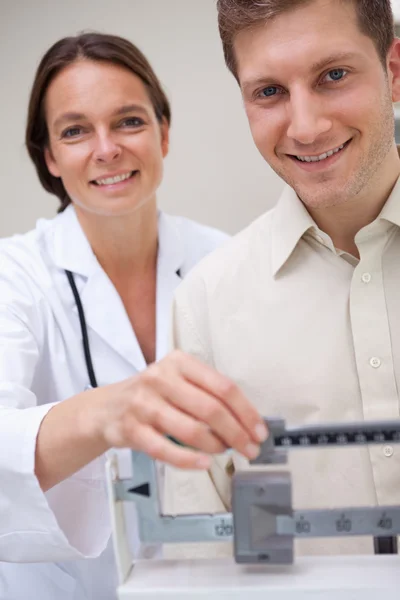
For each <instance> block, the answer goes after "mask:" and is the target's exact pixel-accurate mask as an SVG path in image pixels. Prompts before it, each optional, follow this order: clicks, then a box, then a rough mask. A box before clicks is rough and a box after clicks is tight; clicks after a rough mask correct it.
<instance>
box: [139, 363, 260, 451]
mask: <svg viewBox="0 0 400 600" xmlns="http://www.w3.org/2000/svg"><path fill="white" fill-rule="evenodd" d="M143 378H144V381H145V382H146V383H147V385H148V386H149V388H150V389H152V390H154V391H157V392H158V394H159V395H160V396H161V397H162V398H163V399H164V400H167V401H168V402H169V403H170V404H172V405H174V406H175V407H176V408H177V409H178V410H179V411H181V412H183V413H186V414H188V415H190V416H192V417H193V418H195V419H196V420H197V421H200V422H202V423H204V424H206V425H207V426H208V427H209V428H210V429H211V430H212V433H213V434H215V435H216V437H218V438H219V439H220V440H221V442H223V443H224V444H225V445H226V446H227V447H231V448H234V449H235V450H237V451H238V452H240V453H242V454H244V455H245V456H247V457H249V458H255V457H256V456H257V454H258V452H259V444H260V442H262V441H264V440H265V439H266V437H267V429H266V427H265V424H264V422H263V419H262V418H261V416H260V415H259V414H258V412H257V410H256V409H255V408H254V407H253V406H252V405H251V403H250V402H249V400H247V398H246V397H245V396H244V394H243V393H242V392H241V391H240V390H239V388H238V386H236V385H235V384H234V383H232V382H231V381H230V380H229V379H227V378H226V377H224V376H223V375H221V374H220V373H218V372H217V371H215V370H214V369H212V368H211V367H209V366H207V365H204V364H203V363H201V362H200V361H198V360H196V359H195V358H193V357H191V356H189V355H185V354H183V353H180V352H174V353H172V354H171V355H169V356H168V357H167V358H166V359H164V360H163V361H160V363H157V364H156V365H153V366H152V367H150V368H149V369H148V370H147V371H146V372H145V373H143ZM196 447H197V446H196Z"/></svg>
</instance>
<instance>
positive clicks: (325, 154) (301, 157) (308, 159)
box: [287, 138, 351, 164]
mask: <svg viewBox="0 0 400 600" xmlns="http://www.w3.org/2000/svg"><path fill="white" fill-rule="evenodd" d="M350 142H351V138H350V139H349V140H347V141H346V142H342V144H339V145H338V146H335V147H333V148H332V149H330V150H323V151H322V152H320V153H316V152H313V153H309V154H305V153H301V154H300V153H299V154H287V156H288V157H289V158H291V159H293V160H296V161H297V162H301V163H306V164H310V163H311V164H312V163H314V164H315V163H323V162H324V161H326V160H328V159H330V158H331V157H332V156H335V154H340V153H341V152H342V151H343V150H345V149H346V147H347V146H348V145H349V144H350Z"/></svg>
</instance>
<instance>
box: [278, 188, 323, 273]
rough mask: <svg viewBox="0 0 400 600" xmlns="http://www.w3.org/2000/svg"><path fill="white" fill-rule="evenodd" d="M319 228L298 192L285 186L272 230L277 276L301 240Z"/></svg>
mask: <svg viewBox="0 0 400 600" xmlns="http://www.w3.org/2000/svg"><path fill="white" fill-rule="evenodd" d="M312 228H315V229H317V226H316V224H315V222H314V220H313V219H312V217H311V215H310V214H309V213H308V211H307V210H306V208H305V207H304V205H303V203H302V202H301V201H300V200H299V198H298V196H297V194H296V192H295V191H294V190H293V189H292V188H291V187H290V186H288V185H287V186H285V188H284V190H283V193H282V195H281V197H280V198H279V201H278V204H277V206H276V207H275V208H274V210H273V218H272V230H271V260H272V273H273V275H274V276H275V275H276V274H277V273H278V271H279V270H280V269H281V268H282V267H283V265H284V264H285V263H286V261H287V260H288V258H289V257H290V255H291V254H292V252H293V250H294V249H295V247H296V246H297V244H298V242H299V240H300V238H301V237H302V236H303V235H304V234H305V233H306V232H307V231H308V230H309V229H312Z"/></svg>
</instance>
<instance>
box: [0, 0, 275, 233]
mask: <svg viewBox="0 0 400 600" xmlns="http://www.w3.org/2000/svg"><path fill="white" fill-rule="evenodd" d="M84 29H92V30H93V29H95V30H99V31H103V32H108V33H115V34H118V35H122V36H124V37H127V38H129V39H130V40H131V41H133V42H134V43H135V44H137V45H138V46H139V47H140V48H141V50H143V52H144V53H145V54H146V55H147V57H148V58H149V60H150V62H151V63H152V65H153V67H154V69H155V71H156V73H157V74H158V76H159V77H160V79H161V81H162V82H163V84H164V87H165V88H166V91H167V93H168V96H169V98H170V100H171V103H172V110H173V127H172V139H171V141H172V144H171V152H170V155H169V157H168V158H167V161H166V174H165V179H164V182H163V184H162V187H161V189H160V193H159V204H160V206H161V207H162V208H163V209H165V210H167V211H169V212H171V213H175V214H183V215H186V216H189V217H191V218H194V219H198V220H199V221H202V222H204V223H209V224H212V225H215V226H217V227H220V228H222V229H225V230H226V231H229V232H236V231H237V230H239V229H240V228H242V227H243V226H245V225H246V224H247V223H249V222H250V221H251V220H252V219H253V218H255V217H256V216H257V215H259V214H261V213H262V212H263V211H264V210H265V209H266V208H268V207H270V206H272V204H273V203H274V201H275V200H276V196H277V194H278V193H279V191H280V189H281V188H282V182H281V181H280V180H279V179H278V178H277V177H276V176H275V175H274V174H273V173H272V171H271V170H270V168H269V167H268V166H267V165H266V164H265V163H264V161H263V160H262V158H261V157H260V156H259V154H258V152H257V150H256V148H255V147H254V144H253V142H252V140H251V136H250V132H249V130H248V125H247V121H246V117H245V114H244V111H243V109H242V106H241V98H240V94H239V89H238V87H237V84H236V82H235V81H234V79H233V77H232V76H231V75H230V73H229V72H228V71H227V69H226V68H225V65H224V62H223V55H222V49H221V45H220V40H219V37H218V31H217V18H216V9H215V0H112V1H111V2H110V1H109V0H66V1H64V0H14V1H11V0H0V57H1V58H0V90H1V96H0V98H1V101H0V102H1V104H0V106H1V110H0V131H1V144H0V190H1V198H0V236H4V235H9V234H11V233H14V232H21V231H26V230H27V229H29V228H31V227H32V226H33V225H34V223H35V221H36V219H37V218H38V217H40V216H47V217H50V216H52V215H54V214H55V211H56V208H57V206H58V201H57V199H56V198H55V197H52V196H50V195H48V194H46V193H45V192H44V191H43V190H42V189H41V187H40V185H39V183H38V181H37V179H36V174H35V172H34V169H33V167H32V166H31V164H30V162H29V159H28V157H27V153H26V151H25V148H24V126H25V119H26V107H27V102H28V95H29V89H30V85H31V83H32V79H33V75H34V71H35V68H36V66H37V64H38V62H39V59H40V58H41V56H42V54H43V53H44V52H45V51H46V50H47V48H48V47H49V46H50V45H51V44H52V43H53V42H55V41H56V40H57V39H59V38H60V37H63V36H66V35H71V34H75V33H77V32H79V31H81V30H84Z"/></svg>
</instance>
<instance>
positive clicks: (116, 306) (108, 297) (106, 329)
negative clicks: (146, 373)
mask: <svg viewBox="0 0 400 600" xmlns="http://www.w3.org/2000/svg"><path fill="white" fill-rule="evenodd" d="M81 299H82V305H83V309H84V311H85V316H86V322H87V326H88V331H89V338H90V330H92V331H93V332H95V333H96V334H97V335H99V336H100V337H101V338H103V340H104V341H106V342H107V343H108V344H109V345H110V346H111V347H112V348H113V349H114V350H115V351H116V352H118V354H120V355H121V356H122V357H123V358H124V359H125V360H127V361H128V362H129V363H131V364H132V366H134V367H135V369H136V370H137V371H142V370H143V369H144V368H145V367H146V361H145V359H144V356H143V353H142V351H141V348H140V346H139V343H138V341H137V339H136V336H135V333H134V331H133V329H132V325H131V323H130V321H129V318H128V315H127V313H126V310H125V307H124V305H123V303H122V300H121V298H120V296H119V295H118V293H117V291H116V289H115V287H114V285H113V284H112V282H111V281H110V279H109V278H108V276H107V275H106V273H105V272H104V271H103V269H101V267H100V266H99V267H98V268H97V269H96V270H95V272H94V273H93V274H92V275H91V276H90V277H89V278H88V280H87V283H86V285H85V287H84V288H83V291H82V294H81Z"/></svg>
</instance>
